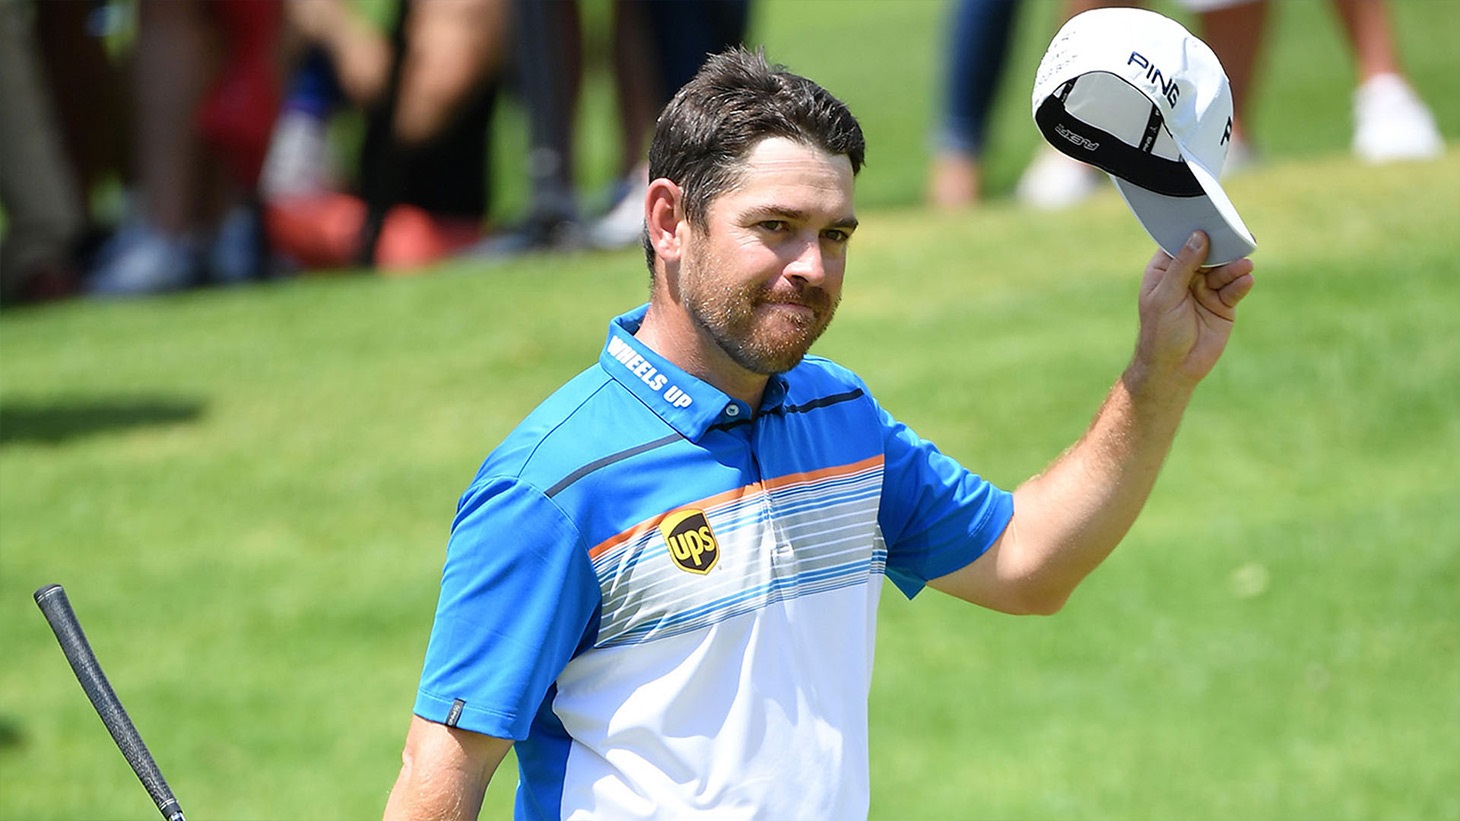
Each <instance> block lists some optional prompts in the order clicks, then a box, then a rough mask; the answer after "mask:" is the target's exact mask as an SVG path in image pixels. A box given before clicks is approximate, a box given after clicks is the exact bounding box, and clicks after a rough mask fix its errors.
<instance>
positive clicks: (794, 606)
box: [415, 306, 1013, 819]
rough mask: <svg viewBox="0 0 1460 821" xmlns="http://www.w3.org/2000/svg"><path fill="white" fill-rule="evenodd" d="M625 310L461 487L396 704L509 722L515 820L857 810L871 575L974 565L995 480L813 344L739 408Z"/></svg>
mask: <svg viewBox="0 0 1460 821" xmlns="http://www.w3.org/2000/svg"><path fill="white" fill-rule="evenodd" d="M644 311H645V307H642V306H641V307H640V308H638V309H636V310H635V311H632V312H630V313H628V314H625V315H623V316H620V317H618V318H616V319H615V320H613V322H612V323H611V324H610V327H609V333H608V342H607V345H606V346H605V348H604V350H603V353H602V355H601V356H600V357H599V361H598V363H597V364H596V365H594V366H593V367H591V368H589V369H588V370H586V371H584V372H583V373H582V374H580V375H578V376H577V377H575V378H574V379H573V380H571V381H570V382H568V383H567V384H566V385H564V386H563V387H562V388H560V389H559V390H558V391H557V392H556V393H554V394H553V395H552V396H551V397H550V398H549V399H547V401H545V402H544V403H543V404H542V405H541V406H539V407H538V408H537V409H536V410H535V411H533V412H532V413H531V414H530V415H528V417H527V418H526V419H524V420H523V422H522V423H521V425H519V426H518V427H517V429H516V430H514V431H513V432H512V433H511V434H510V435H509V436H508V437H507V439H506V440H505V441H504V442H503V443H502V444H501V445H500V446H499V447H498V448H497V449H496V450H495V451H493V452H492V454H491V455H490V456H489V457H488V458H487V460H486V462H485V463H484V464H483V465H482V467H481V470H480V471H479V472H478V473H477V476H476V478H475V480H474V481H473V482H472V484H471V486H470V487H468V488H467V490H466V492H465V493H464V494H463V495H462V497H461V501H460V504H459V507H458V510H457V515H456V519H455V522H454V524H453V528H452V533H451V538H450V542H449V544H448V547H447V557H446V565H445V570H444V571H443V574H442V583H441V598H440V603H439V605H438V608H437V611H436V621H435V625H434V627H433V629H432V633H431V640H430V644H429V647H428V649H427V651H426V662H425V670H424V672H423V673H422V676H421V686H420V690H419V693H418V695H417V699H416V705H415V712H416V713H417V714H418V715H420V716H421V717H423V718H426V719H428V720H431V721H437V722H443V723H446V724H449V725H453V726H457V727H460V728H462V729H466V730H471V731H474V732H478V733H484V734H487V735H492V736H497V737H501V738H511V739H514V740H515V741H516V744H515V750H516V753H517V759H518V764H519V770H520V783H519V786H518V790H517V809H516V814H517V817H518V818H530V819H537V818H613V819H631V818H670V819H681V818H693V817H696V816H697V815H700V814H708V815H712V816H713V817H714V818H716V819H726V818H770V819H787V818H817V819H839V818H865V817H866V814H867V807H868V760H867V695H868V689H869V686H870V682H871V676H872V656H873V639H874V631H875V628H876V621H877V600H878V596H879V594H880V593H881V591H882V587H883V582H882V580H883V577H884V576H885V577H887V578H889V579H891V581H892V582H893V583H894V584H895V585H896V586H897V587H898V588H899V589H900V590H901V591H902V592H903V593H904V594H905V595H907V596H909V597H910V596H913V595H915V594H916V593H917V592H918V591H919V590H921V589H922V587H923V585H924V583H925V582H926V581H927V580H928V579H932V578H936V577H938V576H941V575H944V574H946V573H950V572H952V571H954V570H956V569H958V568H960V567H963V566H964V565H966V564H968V563H969V562H971V561H973V560H974V559H976V558H977V557H978V556H980V555H982V554H983V552H984V551H985V550H987V549H988V547H989V546H990V545H991V544H992V543H993V541H994V540H995V539H996V538H998V536H999V534H1000V533H1002V532H1003V530H1004V527H1005V526H1006V525H1007V524H1008V521H1009V518H1010V516H1011V515H1012V513H1013V502H1012V498H1011V496H1010V494H1009V493H1007V492H1006V491H1003V490H1000V489H998V488H996V487H994V486H993V485H991V484H989V483H988V482H986V481H984V480H983V479H981V478H979V477H978V476H976V475H974V474H972V473H970V472H969V471H967V470H966V469H964V468H963V467H962V466H960V465H959V464H957V463H956V462H954V461H953V460H952V459H950V458H948V457H947V456H944V455H943V454H941V453H939V452H938V450H937V449H936V448H935V447H934V446H933V445H932V444H931V443H929V442H926V441H924V440H922V439H920V438H919V437H918V436H917V435H916V434H914V433H913V432H912V431H911V430H909V429H908V428H907V427H905V426H903V425H902V424H900V423H899V422H897V421H896V420H894V419H893V418H892V417H891V416H890V415H888V414H887V413H886V412H885V411H883V410H882V408H881V407H879V406H878V405H877V403H876V402H875V401H874V400H873V399H872V397H871V395H870V393H869V392H868V390H867V388H866V386H865V385H864V384H863V383H862V381H861V380H860V379H858V378H857V377H856V376H855V375H854V374H852V373H851V372H850V371H847V370H846V369H844V368H841V367H840V366H838V365H836V364H834V363H832V362H830V361H829V360H826V359H823V358H820V357H813V356H808V357H807V358H806V359H805V360H804V361H803V362H802V363H801V364H800V365H798V366H797V367H796V368H794V369H792V370H791V371H789V372H788V373H786V374H784V375H782V376H777V377H772V378H771V380H770V384H769V385H768V386H767V388H766V391H765V396H764V398H763V400H762V403H761V407H760V408H759V409H758V410H753V409H752V408H750V407H749V406H748V405H746V404H744V403H742V402H739V401H737V400H734V399H731V398H730V397H729V396H727V395H726V394H724V393H722V392H720V391H719V390H717V389H716V388H714V387H712V386H710V385H709V384H707V383H705V382H702V381H700V380H698V379H696V378H695V377H692V376H690V375H689V374H687V373H685V372H684V371H683V370H680V369H679V368H677V367H676V366H674V365H672V364H670V363H669V362H668V361H667V360H665V359H664V358H663V357H661V356H659V355H657V354H655V353H654V352H653V351H651V350H649V349H648V348H646V347H645V346H644V345H642V344H640V343H639V342H638V340H636V339H635V338H634V337H633V333H634V332H635V331H636V330H637V329H638V327H639V325H640V323H641V322H642V321H643V317H644Z"/></svg>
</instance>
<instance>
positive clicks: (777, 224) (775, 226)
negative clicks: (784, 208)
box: [758, 220, 790, 234]
mask: <svg viewBox="0 0 1460 821" xmlns="http://www.w3.org/2000/svg"><path fill="white" fill-rule="evenodd" d="M758 224H759V225H760V227H761V229H762V230H764V231H769V232H770V233H772V234H779V233H782V232H784V231H786V230H788V229H789V228H790V226H788V225H787V224H786V221H785V220H761V221H760V223H758Z"/></svg>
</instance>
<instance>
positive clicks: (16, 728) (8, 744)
mask: <svg viewBox="0 0 1460 821" xmlns="http://www.w3.org/2000/svg"><path fill="white" fill-rule="evenodd" d="M24 743H25V733H24V732H23V731H22V730H21V729H20V721H19V720H18V719H15V718H12V717H11V716H7V715H0V750H10V749H14V748H16V747H19V746H21V745H23V744H24Z"/></svg>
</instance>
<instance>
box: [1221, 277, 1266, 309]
mask: <svg viewBox="0 0 1460 821" xmlns="http://www.w3.org/2000/svg"><path fill="white" fill-rule="evenodd" d="M1256 284H1257V280H1256V279H1253V277H1252V274H1250V273H1248V274H1243V275H1242V276H1239V277H1237V278H1236V279H1234V280H1232V281H1231V282H1229V283H1227V284H1226V285H1223V286H1222V287H1221V288H1218V289H1216V294H1217V296H1218V297H1219V298H1220V299H1221V300H1222V304H1224V305H1226V306H1227V307H1228V308H1236V307H1237V303H1239V302H1241V301H1242V299H1243V298H1244V297H1246V296H1247V295H1248V294H1250V293H1252V288H1253V286H1254V285H1256Z"/></svg>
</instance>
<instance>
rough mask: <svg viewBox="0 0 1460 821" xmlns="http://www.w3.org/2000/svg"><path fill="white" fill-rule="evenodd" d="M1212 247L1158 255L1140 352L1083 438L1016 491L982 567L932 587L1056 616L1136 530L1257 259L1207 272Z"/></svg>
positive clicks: (1145, 286) (1192, 243)
mask: <svg viewBox="0 0 1460 821" xmlns="http://www.w3.org/2000/svg"><path fill="white" fill-rule="evenodd" d="M1207 247H1208V242H1207V238H1206V236H1205V235H1204V234H1201V233H1197V234H1195V235H1193V236H1192V237H1191V239H1190V240H1189V241H1188V242H1187V244H1186V246H1185V247H1184V248H1182V249H1181V251H1180V252H1178V253H1177V255H1176V257H1175V258H1174V259H1173V258H1171V257H1169V256H1167V255H1166V254H1165V253H1162V252H1158V253H1157V254H1156V256H1155V257H1153V258H1152V259H1151V262H1150V264H1149V265H1147V267H1146V272H1145V277H1144V279H1143V280H1142V283H1141V297H1140V332H1139V336H1138V339H1137V342H1136V351H1135V355H1134V356H1133V357H1132V359H1131V363H1130V365H1129V366H1128V367H1127V368H1126V370H1125V373H1123V374H1122V375H1121V377H1120V379H1119V381H1117V382H1116V384H1115V386H1114V387H1113V388H1111V390H1110V393H1109V395H1108V396H1107V397H1106V399H1105V403H1104V404H1103V405H1102V406H1101V408H1100V411H1099V413H1097V414H1096V416H1095V419H1094V421H1093V422H1092V423H1091V424H1090V427H1089V429H1088V430H1087V431H1086V432H1085V434H1084V436H1082V437H1081V438H1080V440H1079V441H1078V442H1076V443H1075V444H1074V445H1073V446H1072V447H1070V448H1069V449H1068V450H1066V451H1065V452H1064V453H1063V454H1062V455H1061V456H1060V457H1059V458H1058V459H1056V460H1055V461H1054V462H1053V463H1052V464H1051V465H1050V466H1049V467H1048V468H1047V469H1046V470H1045V471H1044V472H1043V473H1041V474H1039V475H1038V476H1035V477H1034V478H1032V479H1030V480H1029V481H1027V482H1025V483H1024V484H1023V485H1021V486H1020V487H1019V488H1018V489H1017V490H1016V491H1015V492H1014V516H1013V519H1012V520H1011V521H1010V523H1009V526H1008V528H1007V529H1005V531H1004V534H1003V535H1002V536H1001V537H999V539H998V541H996V542H995V543H994V545H993V547H992V548H990V549H989V551H988V552H987V553H986V554H985V555H984V556H982V557H980V558H979V559H978V560H976V561H974V562H972V563H970V564H969V565H967V566H966V567H964V568H962V569H961V570H957V571H954V572H953V573H950V574H948V575H946V576H943V577H941V578H938V579H934V580H933V581H932V582H930V583H929V584H930V586H931V587H933V588H935V589H938V590H942V591H944V592H946V593H950V594H952V595H955V596H958V597H959V598H962V599H966V600H968V601H971V602H974V603H976V604H981V605H984V606H986V607H991V608H993V609H995V610H1002V611H1005V612H1010V613H1053V612H1055V611H1057V610H1059V609H1060V608H1061V607H1063V606H1064V603H1065V601H1066V600H1067V599H1068V598H1069V595H1070V593H1071V592H1073V591H1074V589H1075V586H1076V585H1078V584H1079V583H1080V581H1081V580H1083V579H1084V578H1085V576H1087V575H1089V573H1090V571H1092V570H1094V569H1095V567H1096V566H1097V565H1099V564H1100V562H1101V561H1103V560H1104V559H1105V557H1106V556H1108V555H1110V551H1111V550H1113V549H1114V548H1115V546H1116V544H1118V543H1119V542H1120V540H1121V539H1122V538H1123V537H1124V536H1125V534H1126V532H1127V531H1128V530H1129V529H1130V526H1131V524H1132V523H1133V522H1134V521H1135V519H1136V515H1137V514H1139V513H1140V510H1141V507H1142V506H1143V505H1144V504H1145V502H1146V499H1147V498H1148V497H1149V496H1150V493H1151V488H1152V486H1153V485H1154V484H1155V481H1156V476H1157V474H1158V473H1160V470H1161V464H1162V462H1164V461H1165V458H1166V453H1167V452H1168V451H1169V450H1170V448H1171V442H1172V440H1173V439H1174V438H1175V436H1176V429H1177V426H1178V425H1179V424H1180V422H1181V416H1182V414H1183V413H1184V412H1185V410H1186V406H1187V403H1188V402H1189V401H1190V399H1191V395H1192V392H1193V391H1194V390H1195V388H1196V386H1197V384H1198V383H1199V382H1200V381H1201V380H1202V379H1203V378H1204V377H1205V376H1206V375H1207V374H1208V373H1209V372H1211V369H1212V367H1213V366H1214V365H1215V364H1216V362H1217V359H1218V358H1219V357H1220V356H1221V355H1222V351H1223V350H1224V349H1225V347H1226V344H1227V339H1228V337H1229V336H1230V335H1231V332H1232V326H1233V323H1234V321H1235V320H1236V316H1237V312H1236V308H1237V303H1238V302H1240V301H1241V300H1242V298H1243V297H1245V296H1246V295H1247V294H1248V292H1249V291H1251V290H1252V285H1253V279H1252V263H1251V261H1249V260H1245V259H1243V260H1238V261H1236V262H1231V263H1228V264H1226V265H1222V266H1218V267H1216V268H1210V269H1203V268H1201V267H1200V265H1201V262H1202V261H1203V260H1205V259H1206V253H1207Z"/></svg>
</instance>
